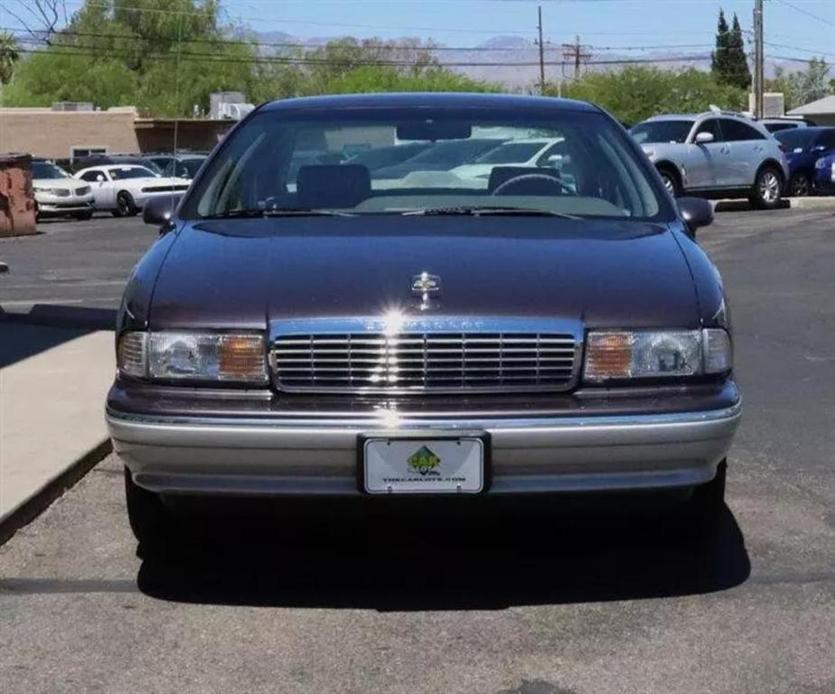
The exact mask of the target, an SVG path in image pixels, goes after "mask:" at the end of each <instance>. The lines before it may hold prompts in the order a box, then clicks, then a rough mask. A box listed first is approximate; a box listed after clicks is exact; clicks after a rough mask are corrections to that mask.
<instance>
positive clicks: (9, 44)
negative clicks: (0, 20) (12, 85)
mask: <svg viewBox="0 0 835 694" xmlns="http://www.w3.org/2000/svg"><path fill="white" fill-rule="evenodd" d="M19 59H20V50H19V46H18V43H17V39H16V38H15V37H14V34H10V33H8V32H6V31H4V32H0V84H8V83H9V82H10V81H11V79H12V74H13V73H14V68H15V63H17V61H18V60H19Z"/></svg>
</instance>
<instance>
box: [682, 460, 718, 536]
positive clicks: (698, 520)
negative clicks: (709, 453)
mask: <svg viewBox="0 0 835 694" xmlns="http://www.w3.org/2000/svg"><path fill="white" fill-rule="evenodd" d="M727 474H728V463H727V461H726V460H723V461H722V462H720V463H719V465H718V466H717V468H716V476H715V477H714V478H713V479H712V480H711V481H710V482H708V483H707V484H703V485H701V486H699V487H696V489H694V490H693V496H691V497H690V500H689V501H688V502H687V509H686V521H687V525H688V527H689V529H690V530H691V531H692V532H695V533H697V534H698V535H699V536H701V537H710V536H711V535H713V534H714V533H715V532H716V530H717V528H718V527H719V521H720V519H721V517H722V513H723V512H724V509H725V480H726V478H727Z"/></svg>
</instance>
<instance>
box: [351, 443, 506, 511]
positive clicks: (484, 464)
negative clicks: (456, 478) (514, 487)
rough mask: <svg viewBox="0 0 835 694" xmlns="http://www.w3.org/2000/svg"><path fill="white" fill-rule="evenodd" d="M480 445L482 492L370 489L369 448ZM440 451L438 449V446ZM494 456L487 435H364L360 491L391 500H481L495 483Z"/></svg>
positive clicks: (429, 488)
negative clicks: (378, 445) (384, 445)
mask: <svg viewBox="0 0 835 694" xmlns="http://www.w3.org/2000/svg"><path fill="white" fill-rule="evenodd" d="M456 441H461V442H467V443H476V444H477V445H478V446H479V447H480V452H481V480H480V482H481V484H480V488H478V489H469V488H467V489H465V488H462V489H460V490H459V489H456V488H455V487H452V486H451V484H450V486H449V487H444V488H439V485H437V484H431V483H426V484H425V488H424V489H415V488H413V487H412V486H411V485H402V484H401V485H396V484H392V485H391V490H389V489H385V488H380V487H378V486H371V487H369V478H368V474H367V469H368V463H369V456H368V455H367V451H368V447H369V444H371V445H373V444H374V443H378V442H388V443H397V444H408V445H409V446H410V447H412V448H415V447H418V448H419V447H421V446H423V445H426V446H431V445H432V444H439V443H442V444H443V443H446V444H448V443H450V442H456ZM436 447H437V446H436ZM491 467H492V466H491V456H490V435H489V434H488V433H487V432H485V431H455V432H449V433H446V432H439V433H430V434H427V433H426V432H415V433H411V432H408V433H404V432H398V431H393V432H380V433H373V434H371V433H369V434H360V435H359V436H358V437H357V487H358V489H359V491H360V492H361V493H363V494H365V495H368V496H379V497H391V496H439V497H450V496H467V497H475V496H480V495H482V494H484V493H485V492H487V491H488V490H489V488H490V483H491V481H492V470H491ZM398 486H399V488H398Z"/></svg>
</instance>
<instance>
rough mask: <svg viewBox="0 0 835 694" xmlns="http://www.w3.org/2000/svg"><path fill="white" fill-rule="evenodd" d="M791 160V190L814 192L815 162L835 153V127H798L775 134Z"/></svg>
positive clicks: (797, 193) (792, 191)
mask: <svg viewBox="0 0 835 694" xmlns="http://www.w3.org/2000/svg"><path fill="white" fill-rule="evenodd" d="M774 137H775V138H777V141H778V142H779V143H780V145H781V146H782V147H783V151H784V152H785V154H786V159H787V161H788V162H789V191H790V194H791V195H794V196H803V195H809V193H810V192H812V182H813V181H814V179H815V162H817V161H818V160H819V159H820V158H821V157H825V156H826V155H827V154H832V153H835V128H796V129H795V130H782V131H781V132H779V133H776V134H775V135H774Z"/></svg>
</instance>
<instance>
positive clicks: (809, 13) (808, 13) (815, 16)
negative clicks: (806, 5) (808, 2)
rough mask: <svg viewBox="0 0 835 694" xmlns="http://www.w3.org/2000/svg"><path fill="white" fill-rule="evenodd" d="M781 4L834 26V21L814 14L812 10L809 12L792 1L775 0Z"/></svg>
mask: <svg viewBox="0 0 835 694" xmlns="http://www.w3.org/2000/svg"><path fill="white" fill-rule="evenodd" d="M777 2H779V3H780V4H781V5H785V6H786V7H791V8H792V9H793V10H794V11H795V12H800V14H805V15H806V16H807V17H811V18H812V19H817V20H818V21H819V22H823V23H824V24H828V25H829V26H831V27H835V22H832V21H830V20H828V19H824V18H823V17H821V16H819V15H816V14H814V13H813V12H809V10H806V9H803V8H802V7H798V6H797V5H794V4H793V3H790V2H789V1H788V0H777Z"/></svg>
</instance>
